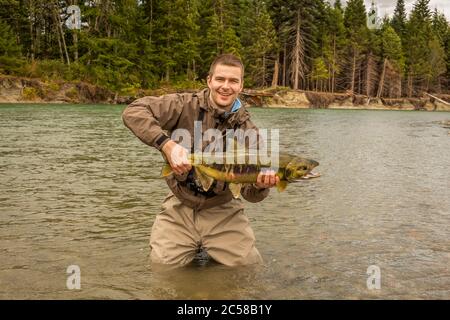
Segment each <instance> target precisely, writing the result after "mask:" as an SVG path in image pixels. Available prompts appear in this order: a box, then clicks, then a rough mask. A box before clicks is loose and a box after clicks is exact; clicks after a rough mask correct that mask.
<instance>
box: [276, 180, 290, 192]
mask: <svg viewBox="0 0 450 320" xmlns="http://www.w3.org/2000/svg"><path fill="white" fill-rule="evenodd" d="M287 185H288V182H287V181H284V180H280V182H278V183H277V190H278V192H283V191H284V190H285V189H286V187H287Z"/></svg>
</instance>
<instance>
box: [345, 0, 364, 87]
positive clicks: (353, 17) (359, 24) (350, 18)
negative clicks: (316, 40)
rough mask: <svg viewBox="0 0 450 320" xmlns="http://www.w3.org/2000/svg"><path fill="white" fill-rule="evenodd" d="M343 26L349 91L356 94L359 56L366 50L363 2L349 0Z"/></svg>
mask: <svg viewBox="0 0 450 320" xmlns="http://www.w3.org/2000/svg"><path fill="white" fill-rule="evenodd" d="M344 25H345V27H346V29H347V35H348V40H349V51H350V52H349V53H350V57H351V61H349V65H350V67H349V70H350V72H349V83H350V86H349V89H350V91H351V92H356V89H357V85H358V83H357V79H356V76H357V72H358V66H359V64H360V59H361V55H362V53H363V52H364V50H365V49H366V46H367V40H368V35H369V31H368V28H367V14H366V8H365V6H364V2H363V0H349V1H348V2H347V7H346V9H345V14H344Z"/></svg>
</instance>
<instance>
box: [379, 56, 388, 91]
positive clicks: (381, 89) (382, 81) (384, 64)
mask: <svg viewBox="0 0 450 320" xmlns="http://www.w3.org/2000/svg"><path fill="white" fill-rule="evenodd" d="M387 61H388V59H387V58H385V59H384V63H383V71H382V72H381V78H380V84H379V85H378V93H377V98H378V99H380V98H381V95H382V94H383V89H384V77H385V75H386V64H387Z"/></svg>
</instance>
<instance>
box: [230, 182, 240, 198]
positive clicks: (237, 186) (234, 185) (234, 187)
mask: <svg viewBox="0 0 450 320" xmlns="http://www.w3.org/2000/svg"><path fill="white" fill-rule="evenodd" d="M228 187H229V188H230V191H231V193H232V194H233V197H234V198H235V199H237V198H239V195H240V194H241V188H242V185H241V184H240V183H239V184H238V183H230V184H229V185H228Z"/></svg>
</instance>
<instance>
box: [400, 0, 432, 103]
mask: <svg viewBox="0 0 450 320" xmlns="http://www.w3.org/2000/svg"><path fill="white" fill-rule="evenodd" d="M429 2H430V0H417V1H416V2H415V3H414V8H413V10H412V12H411V15H410V19H409V20H408V23H407V37H406V45H405V54H406V65H407V73H408V96H412V95H413V94H414V92H416V93H421V91H423V90H425V89H426V88H427V87H428V83H429V77H430V76H429V70H430V66H429V61H428V56H429V50H430V49H429V37H430V34H432V27H431V12H430V9H429Z"/></svg>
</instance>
